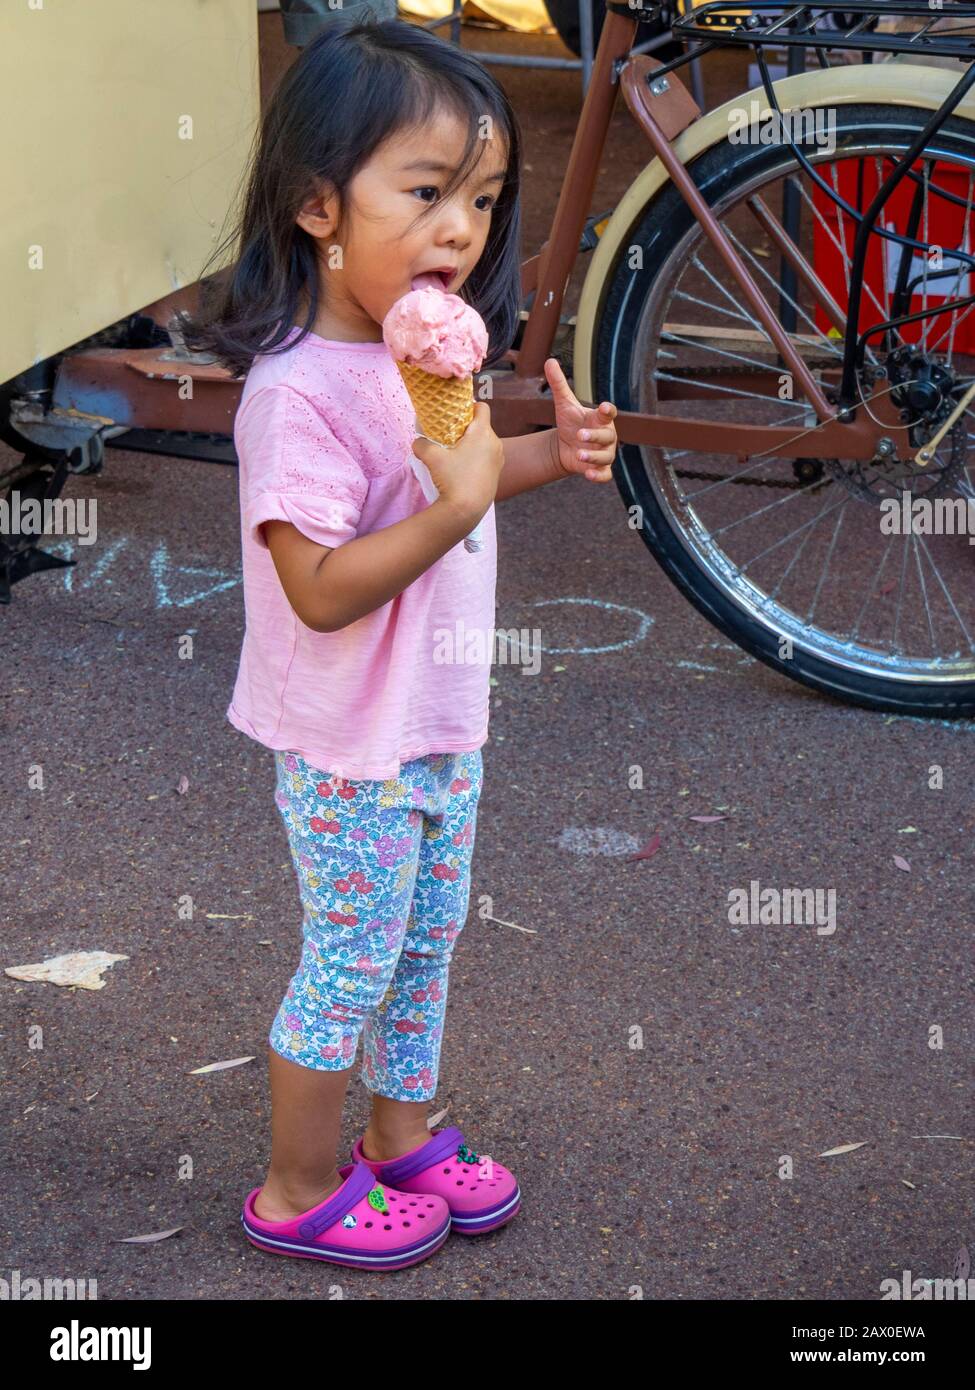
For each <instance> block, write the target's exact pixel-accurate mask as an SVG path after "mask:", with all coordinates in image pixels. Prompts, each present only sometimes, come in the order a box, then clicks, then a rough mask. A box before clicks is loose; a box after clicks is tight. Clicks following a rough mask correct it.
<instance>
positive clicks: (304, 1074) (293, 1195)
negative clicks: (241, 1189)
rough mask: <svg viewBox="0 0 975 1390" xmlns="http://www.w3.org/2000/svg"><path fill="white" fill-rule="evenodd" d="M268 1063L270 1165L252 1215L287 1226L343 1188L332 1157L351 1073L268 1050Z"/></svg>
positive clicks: (270, 1048)
mask: <svg viewBox="0 0 975 1390" xmlns="http://www.w3.org/2000/svg"><path fill="white" fill-rule="evenodd" d="M268 1059H269V1060H268V1069H269V1072H270V1078H271V1162H270V1165H269V1167H268V1171H267V1177H266V1178H265V1180H264V1186H263V1187H262V1188H261V1191H260V1192H259V1193H258V1195H257V1197H256V1198H255V1201H254V1211H255V1212H256V1213H257V1215H258V1216H259V1217H260V1218H261V1219H262V1220H263V1221H290V1220H291V1219H292V1218H293V1217H295V1216H300V1215H301V1213H302V1212H305V1211H309V1210H310V1209H311V1208H312V1207H317V1206H318V1205H319V1203H320V1202H324V1200H325V1198H326V1197H328V1196H329V1195H330V1194H331V1193H333V1192H335V1191H336V1190H337V1189H338V1188H339V1187H340V1186H341V1183H342V1179H341V1178H340V1177H339V1174H338V1169H337V1167H336V1156H337V1153H338V1146H339V1135H340V1131H341V1128H342V1107H343V1105H344V1104H345V1093H346V1090H347V1089H348V1085H349V1075H350V1072H351V1070H352V1069H351V1067H349V1068H347V1069H346V1070H345V1071H316V1070H314V1069H313V1068H311V1067H302V1066H299V1065H298V1063H297V1062H289V1061H288V1060H287V1058H285V1057H282V1056H281V1054H280V1053H278V1052H275V1051H274V1049H273V1048H272V1047H269V1048H268ZM418 1142H419V1141H418Z"/></svg>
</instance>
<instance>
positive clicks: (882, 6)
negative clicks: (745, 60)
mask: <svg viewBox="0 0 975 1390" xmlns="http://www.w3.org/2000/svg"><path fill="white" fill-rule="evenodd" d="M898 18H900V19H915V20H917V21H918V23H917V25H916V27H915V28H914V29H913V30H912V31H911V32H903V33H883V34H877V33H875V32H873V31H874V30H875V29H876V25H877V23H878V21H879V20H881V19H898ZM945 19H971V20H972V21H973V27H972V33H970V34H964V33H959V32H958V31H957V30H955V31H945V30H936V29H935V25H937V24H938V22H939V21H941V20H945ZM673 34H674V38H676V39H684V40H695V41H701V40H704V41H706V42H707V43H708V45H709V47H714V48H718V47H722V48H724V47H735V46H737V47H755V46H757V45H761V44H765V45H770V44H774V45H775V46H776V47H777V48H781V47H785V48H788V47H790V46H791V47H802V48H814V49H816V50H817V51H822V52H823V53H825V51H826V50H827V49H830V48H835V49H848V50H850V49H852V50H859V51H862V52H882V53H911V54H924V55H926V56H929V57H942V58H960V59H962V61H969V62H970V61H971V60H972V59H975V4H964V3H958V4H955V3H948V4H946V5H943V6H939V7H937V8H932V6H931V5H929V4H926V3H924V2H923V0H921V3H918V0H846V3H844V4H842V5H823V4H818V5H783V4H782V0H751V3H750V4H748V5H745V6H743V5H742V4H741V0H738V2H737V3H734V0H712V3H710V4H705V5H701V6H699V7H697V8H695V9H694V10H692V11H690V12H689V13H688V14H687V15H685V16H684V18H682V19H679V20H677V21H676V22H675V24H674V26H673ZM698 51H699V52H700V50H698ZM820 61H821V63H822V65H823V66H824V67H825V66H828V63H826V62H825V61H824V60H823V59H820Z"/></svg>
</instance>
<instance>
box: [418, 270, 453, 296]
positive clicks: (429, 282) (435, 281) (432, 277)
mask: <svg viewBox="0 0 975 1390" xmlns="http://www.w3.org/2000/svg"><path fill="white" fill-rule="evenodd" d="M453 278H454V277H453V274H452V273H450V272H448V271H439V270H427V271H425V272H424V273H423V274H422V275H414V276H413V279H412V280H411V281H410V289H411V290H426V289H432V290H443V292H444V293H445V294H446V292H447V286H448V285H449V284H450V282H451V281H452V280H453Z"/></svg>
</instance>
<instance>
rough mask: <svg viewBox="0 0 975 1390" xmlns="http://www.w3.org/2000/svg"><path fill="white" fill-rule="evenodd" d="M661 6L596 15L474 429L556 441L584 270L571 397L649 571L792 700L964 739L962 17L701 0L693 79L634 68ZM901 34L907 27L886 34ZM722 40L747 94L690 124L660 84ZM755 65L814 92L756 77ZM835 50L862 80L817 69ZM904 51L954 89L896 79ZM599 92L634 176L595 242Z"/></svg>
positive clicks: (893, 8)
mask: <svg viewBox="0 0 975 1390" xmlns="http://www.w3.org/2000/svg"><path fill="white" fill-rule="evenodd" d="M660 8H661V7H660V6H659V5H648V4H642V3H640V0H633V3H630V4H623V3H614V0H608V4H607V11H608V12H607V15H606V21H605V24H604V26H603V29H602V33H601V35H600V42H599V46H598V49H597V52H596V57H595V63H594V68H593V76H592V81H591V84H590V87H589V90H588V93H587V96H586V100H585V103H584V105H583V108H582V113H581V118H580V122H579V126H578V129H577V132H576V136H575V140H574V143H573V147H572V151H571V155H570V158H569V163H568V167H567V171H566V178H565V183H564V186H563V188H562V192H561V195H560V198H559V201H558V205H557V207H556V210H555V213H554V216H553V221H552V226H551V233H550V236H549V239H548V240H547V241H546V242H545V244H544V245H543V247H542V248H541V250H540V251H539V253H538V254H537V255H536V256H533V257H531V258H529V259H527V260H526V261H525V262H524V263H523V267H522V289H523V292H524V294H525V296H526V301H527V302H529V303H530V305H531V307H530V310H528V311H527V312H526V311H523V315H522V317H523V331H522V333H521V335H520V338H519V340H518V341H517V345H516V347H514V348H512V349H511V350H510V351H509V353H508V354H507V357H506V360H505V362H504V364H502V366H500V367H499V368H496V369H495V371H494V373H492V374H491V375H492V387H491V390H492V414H493V418H494V422H495V428H496V429H497V430H498V433H500V434H513V433H518V432H523V431H525V430H526V429H530V428H532V427H545V426H551V425H552V424H553V423H554V410H553V408H552V405H551V401H550V400H547V399H546V396H547V392H548V388H547V383H546V382H545V378H544V374H543V372H542V364H543V362H544V360H545V358H546V357H547V356H548V355H550V349H551V346H552V343H553V341H554V338H555V334H556V331H557V329H558V326H559V323H560V314H561V307H562V301H563V297H564V294H565V288H566V285H567V283H568V280H569V277H570V275H571V272H572V269H573V266H574V263H575V260H576V257H577V255H578V254H580V252H585V251H592V262H591V264H590V266H589V269H588V273H587V276H586V279H585V283H584V286H583V289H582V294H581V299H580V304H579V309H578V313H577V315H576V322H575V327H574V335H573V344H572V359H573V360H572V375H573V381H574V390H575V392H576V394H577V395H578V396H579V398H580V399H581V400H584V401H585V402H586V403H589V404H595V403H596V402H598V401H599V400H603V399H608V400H612V401H613V402H614V403H615V404H616V405H617V407H618V408H619V414H618V416H617V419H616V425H617V431H618V434H619V437H620V441H621V444H620V450H619V455H618V458H617V462H616V465H615V467H614V473H615V476H616V482H617V486H618V489H619V492H620V495H621V497H622V499H623V502H624V504H625V506H626V508H627V514H628V521H629V522H630V523H631V524H633V523H635V524H634V529H636V530H638V531H639V533H640V535H641V536H642V538H643V540H644V542H645V543H646V545H647V546H648V548H649V549H650V551H651V553H652V554H653V555H654V557H655V559H656V560H657V561H658V562H659V564H660V565H661V567H662V568H663V570H664V572H665V573H666V574H667V575H668V576H669V578H670V579H671V580H672V581H673V582H674V583H675V584H676V585H677V587H678V588H679V589H680V590H681V592H682V593H683V594H684V595H685V596H686V597H687V598H688V599H689V600H690V601H691V602H692V603H693V604H694V605H695V607H697V608H698V610H699V611H700V612H701V613H703V614H704V616H705V617H707V618H708V619H709V620H710V621H711V622H712V623H713V624H714V625H715V626H716V627H717V628H718V629H719V630H720V631H721V632H723V633H725V634H726V635H727V636H728V637H729V638H731V639H732V640H733V641H734V642H736V643H737V644H738V645H739V646H741V647H742V648H744V649H745V650H746V651H748V652H750V653H751V654H752V655H754V656H755V657H757V658H758V659H759V660H761V661H763V662H764V663H765V664H766V665H768V666H771V667H772V668H774V669H775V670H777V671H780V672H782V673H783V674H785V675H787V676H789V677H791V678H792V679H794V680H797V681H799V682H801V683H803V684H805V685H807V686H811V687H813V688H815V689H817V690H819V691H821V692H825V693H827V694H830V695H833V696H836V697H839V698H841V699H843V700H845V701H848V702H853V703H856V704H860V705H864V706H867V707H870V708H874V709H881V710H892V711H895V712H897V713H901V714H905V713H908V714H909V713H913V714H922V715H946V716H950V717H956V716H959V715H966V714H970V713H971V712H972V711H975V585H973V582H972V580H973V578H975V552H973V551H971V550H970V549H969V548H968V547H969V535H968V533H967V531H965V529H964V526H963V523H965V522H966V520H967V519H970V518H972V517H975V488H973V486H972V480H971V476H970V471H969V463H968V447H969V441H970V439H971V438H972V437H973V436H972V433H971V425H970V420H971V410H970V408H969V403H970V401H971V400H972V398H973V396H975V375H972V366H973V365H975V336H973V335H972V334H971V330H972V327H973V326H975V320H972V322H971V323H970V322H969V321H968V320H969V316H970V314H971V312H972V309H973V307H975V294H972V293H970V288H971V287H970V275H971V267H972V265H973V264H975V256H973V255H972V254H971V253H970V251H969V250H968V247H969V244H970V233H971V227H972V204H973V191H975V99H973V98H971V97H970V96H969V95H968V94H969V90H970V88H971V86H972V84H973V82H975V64H973V63H972V59H973V58H975V43H973V37H972V34H970V33H967V32H951V33H941V32H939V31H938V29H937V21H938V20H940V19H943V18H945V17H953V18H955V19H956V20H957V19H959V18H961V19H965V20H968V19H973V20H975V4H960V3H945V4H944V6H943V7H941V8H935V9H932V8H931V7H929V5H927V4H918V3H909V0H887V3H878V0H846V3H844V4H843V5H842V7H841V8H837V6H835V5H829V4H793V5H783V4H781V3H772V0H753V2H752V3H751V4H750V5H747V6H746V5H743V4H742V3H741V0H737V3H728V0H715V2H714V3H706V4H704V5H702V6H700V7H699V8H696V9H694V10H692V11H690V12H689V13H687V14H685V16H684V18H682V19H680V20H679V21H678V22H677V23H676V24H675V25H674V26H673V33H674V36H675V38H677V39H680V40H682V41H687V42H688V46H689V51H688V52H687V53H685V54H684V55H682V56H680V57H677V58H675V59H673V60H672V61H669V62H667V63H661V62H658V61H657V60H655V59H654V58H652V57H650V56H649V55H631V54H630V53H629V49H630V48H631V47H632V45H633V39H634V35H635V34H636V32H637V27H638V24H639V22H640V21H641V20H643V21H647V20H651V21H652V20H653V19H654V18H655V17H656V14H657V13H658V12H659V10H660ZM892 16H893V17H895V18H897V19H898V20H899V21H901V22H902V23H909V24H910V29H909V31H908V32H906V33H902V34H888V33H881V32H878V23H879V21H880V20H881V19H883V18H890V17H892ZM973 32H975V31H973ZM717 45H738V46H745V47H748V48H749V49H750V50H751V51H752V53H754V55H755V58H756V61H757V64H758V68H759V72H760V74H761V78H762V85H761V87H758V88H755V89H753V90H752V91H750V92H746V93H743V94H742V95H741V96H740V97H737V98H734V99H733V100H732V101H729V102H726V103H724V104H723V105H722V106H720V107H718V108H717V109H716V110H714V111H712V112H710V113H708V114H707V115H702V114H701V112H700V111H699V109H698V107H697V106H696V104H695V103H694V101H693V99H692V98H691V96H690V94H689V93H688V91H687V90H686V88H685V87H684V86H683V84H682V83H681V82H680V81H679V80H678V79H676V78H675V76H674V74H675V73H676V71H677V69H679V68H680V67H681V66H683V65H684V64H686V63H688V62H693V61H697V60H698V59H699V58H700V57H701V56H702V55H703V53H705V52H707V51H708V50H709V49H711V48H713V47H715V46H717ZM771 45H775V46H777V47H779V48H783V49H785V50H786V51H787V52H792V51H793V50H795V51H797V52H803V53H812V54H815V55H816V61H817V63H818V68H817V69H814V70H813V71H799V72H796V73H795V74H794V75H791V76H787V77H784V78H780V79H779V80H777V81H773V80H772V79H771V75H770V73H769V67H768V62H767V58H766V51H767V49H768V48H769V47H770V46H771ZM843 52H845V53H852V54H857V53H860V54H862V55H864V56H865V57H866V58H867V61H864V62H861V63H859V64H855V63H845V64H843V65H842V66H840V65H837V64H836V63H831V62H830V59H829V55H830V54H837V53H843ZM919 53H920V54H924V55H927V56H928V57H942V58H954V59H960V60H961V61H962V62H963V63H964V64H965V67H964V71H962V73H961V75H960V76H958V75H957V74H956V73H954V72H951V71H948V70H946V69H945V68H943V67H936V66H927V65H923V66H915V65H914V64H913V63H912V64H906V63H903V62H899V61H898V55H904V54H914V55H916V54H919ZM878 54H883V55H885V57H886V59H887V60H886V61H883V62H879V63H878V62H872V61H870V59H872V58H873V57H874V56H876V55H878ZM617 91H619V92H621V93H622V94H623V97H624V100H625V101H626V103H627V106H628V108H629V110H630V112H631V113H632V115H633V116H634V118H635V119H636V120H637V121H638V123H639V124H640V126H641V128H642V129H643V130H644V131H645V133H646V135H647V137H648V139H649V141H650V144H651V146H652V148H653V150H654V154H655V158H654V159H653V160H652V161H651V162H650V163H649V164H648V165H647V167H646V168H645V169H644V170H643V172H642V173H641V174H640V175H639V176H638V177H637V179H636V180H635V181H634V183H633V184H632V185H631V187H630V189H629V190H628V191H627V193H626V194H625V195H624V197H623V198H622V199H621V201H620V202H619V204H618V205H617V207H616V208H615V209H613V210H612V213H611V214H610V215H609V216H599V217H592V216H588V213H589V208H590V206H591V202H592V195H593V189H594V184H595V177H596V171H597V168H598V165H599V162H600V159H601V158H602V155H603V146H604V144H605V140H606V134H607V129H608V124H609V119H610V115H611V113H612V110H613V105H614V102H615V99H616V94H617ZM753 101H754V102H756V103H757V107H755V106H753V105H752V103H753ZM742 112H744V113H745V114H744V118H742ZM796 112H799V113H801V114H802V118H803V124H802V125H801V126H799V122H798V120H797V119H796V118H795V117H794V115H793V114H792V113H796ZM807 117H809V118H810V119H808V120H807V119H806V118H807ZM820 118H822V119H821V120H820ZM763 121H771V122H772V123H773V125H774V123H775V122H776V121H777V122H778V131H779V138H778V139H776V140H768V141H765V140H764V136H763V135H762V134H761V130H762V129H764V127H762V124H761V123H762V122H763ZM797 126H798V127H799V128H798V129H795V127H797ZM822 130H827V131H831V132H832V134H833V136H834V140H833V141H832V149H830V148H829V145H830V142H829V141H826V140H823V139H820V138H818V137H819V135H820V134H821V133H822ZM742 137H743V138H742ZM763 141H764V142H763ZM780 204H781V207H782V213H781V219H780V217H779V216H778V215H777V211H776V209H777V208H778V206H779V205H780ZM934 224H936V225H937V228H938V231H939V237H940V240H938V239H935V238H934V237H933V236H932V235H931V232H932V226H933V225H934ZM757 238H761V239H762V243H763V244H760V245H759V244H756V239H757ZM827 282H829V283H827ZM962 349H967V351H963V350H962ZM969 359H972V360H971V361H970V360H969ZM966 363H968V365H967V366H966ZM905 499H906V500H907V511H906V512H905V510H904V504H905ZM969 499H971V505H969ZM919 507H920V511H919V510H918V509H919ZM895 513H897V516H895ZM898 517H899V522H898V524H899V525H900V527H901V530H900V531H894V530H892V529H890V528H891V527H892V526H893V525H894V522H895V521H896V520H897V518H898ZM925 518H926V520H927V523H928V526H925V525H923V524H922V523H923V521H924V520H925ZM932 523H933V524H934V525H935V530H934V531H931V530H930V529H928V528H929V527H930V525H931V524H932ZM939 523H940V526H941V530H940V531H939V530H938V529H937V527H938V524H939ZM948 527H950V528H951V529H946V528H948ZM884 528H886V529H884ZM970 529H971V530H972V532H973V535H972V540H973V542H975V525H973V526H972V527H971V528H970Z"/></svg>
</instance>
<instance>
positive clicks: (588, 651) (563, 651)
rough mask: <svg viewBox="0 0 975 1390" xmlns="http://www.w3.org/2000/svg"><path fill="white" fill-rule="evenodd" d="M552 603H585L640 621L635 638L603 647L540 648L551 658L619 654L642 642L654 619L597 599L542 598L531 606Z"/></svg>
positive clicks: (620, 604) (537, 606) (538, 606)
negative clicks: (628, 615) (629, 615)
mask: <svg viewBox="0 0 975 1390" xmlns="http://www.w3.org/2000/svg"><path fill="white" fill-rule="evenodd" d="M553 603H586V604H590V605H591V606H592V607H593V608H602V609H605V610H607V611H612V612H614V613H631V614H633V615H634V616H635V617H637V618H639V619H640V630H639V632H638V633H637V634H636V636H635V637H628V638H626V639H625V640H624V641H622V642H609V643H607V644H606V646H604V647H544V646H543V647H540V648H539V650H540V651H543V652H548V653H549V654H550V655H552V656H562V655H569V656H598V655H599V654H600V653H601V652H621V651H623V650H625V648H627V647H633V646H635V645H636V643H637V642H642V641H643V639H644V638H645V637H646V635H647V633H648V632H649V631H650V628H651V627H652V626H653V623H654V619H653V618H651V616H650V614H649V613H644V612H643V610H642V609H640V608H630V607H627V605H626V604H623V603H609V602H607V600H606V599H599V598H543V599H538V600H537V602H535V603H533V604H532V607H533V608H544V607H545V606H546V605H548V604H553Z"/></svg>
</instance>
